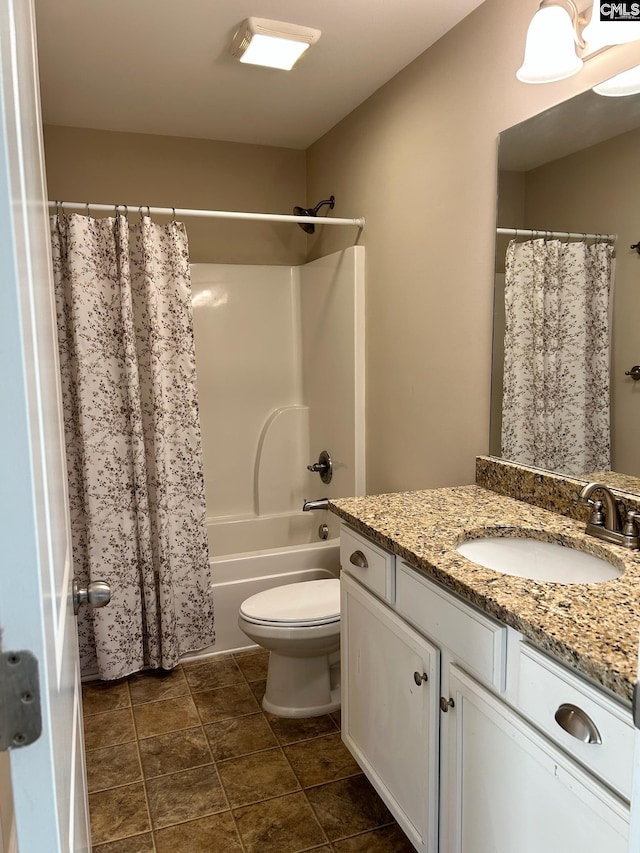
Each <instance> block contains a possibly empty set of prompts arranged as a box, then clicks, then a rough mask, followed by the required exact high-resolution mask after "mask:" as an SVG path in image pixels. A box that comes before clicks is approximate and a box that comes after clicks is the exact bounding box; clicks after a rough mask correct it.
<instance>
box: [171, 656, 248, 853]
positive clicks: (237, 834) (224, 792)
mask: <svg viewBox="0 0 640 853" xmlns="http://www.w3.org/2000/svg"><path fill="white" fill-rule="evenodd" d="M230 659H231V660H233V657H231V658H230ZM227 660H229V658H227ZM234 663H235V661H234ZM236 666H237V664H236ZM238 669H239V667H238ZM240 674H241V675H242V676H243V677H244V674H243V673H242V670H240ZM185 678H186V676H185ZM239 683H242V682H239ZM187 687H188V688H189V693H190V695H191V700H192V702H193V704H194V705H195V707H196V713H197V714H198V719H199V720H200V726H201V728H202V734H203V735H204V739H205V741H206V744H207V747H208V749H209V752H210V753H211V758H212V760H213V763H214V766H215V769H216V774H217V776H218V781H219V782H220V788H221V790H222V795H223V796H224V798H225V801H226V803H227V805H228V806H229V814H230V815H231V820H232V821H233V827H234V829H235V831H236V837H237V839H238V843H239V844H240V849H241V850H242V853H247V848H246V846H245V844H244V842H243V840H242V836H241V835H240V830H239V829H238V822H237V821H236V817H235V815H234V813H233V809H232V808H231V804H230V802H229V797H228V796H227V791H226V789H225V787H224V785H223V783H222V778H221V777H220V771H219V770H218V762H217V760H216V759H215V758H214V757H213V750H212V749H211V745H210V744H209V738H208V737H207V733H206V731H205V729H204V727H205V726H206V725H209V723H205V722H204V721H203V720H202V716H201V714H200V709H199V708H198V705H197V703H196V701H195V699H194V698H193V696H194V691H193V690H192V688H191V685H190V684H189V680H188V679H187ZM245 716H249V715H245ZM230 719H231V718H230ZM212 722H222V720H214V721H212Z"/></svg>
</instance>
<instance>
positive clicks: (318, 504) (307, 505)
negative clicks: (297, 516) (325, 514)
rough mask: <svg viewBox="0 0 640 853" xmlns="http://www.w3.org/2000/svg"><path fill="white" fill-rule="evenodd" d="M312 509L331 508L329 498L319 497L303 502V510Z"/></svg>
mask: <svg viewBox="0 0 640 853" xmlns="http://www.w3.org/2000/svg"><path fill="white" fill-rule="evenodd" d="M312 509H329V498H319V499H318V500H316V501H307V500H305V502H304V503H303V504H302V512H309V511H310V510H312Z"/></svg>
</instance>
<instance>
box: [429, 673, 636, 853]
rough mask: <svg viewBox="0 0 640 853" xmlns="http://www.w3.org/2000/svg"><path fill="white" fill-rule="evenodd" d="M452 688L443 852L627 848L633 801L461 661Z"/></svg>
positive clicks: (602, 852)
mask: <svg viewBox="0 0 640 853" xmlns="http://www.w3.org/2000/svg"><path fill="white" fill-rule="evenodd" d="M449 695H450V697H451V698H452V700H453V702H454V706H455V708H454V709H452V711H451V713H450V714H448V718H447V720H446V724H447V726H448V729H449V730H448V733H447V734H448V747H447V751H446V755H445V756H443V773H442V779H443V784H444V785H445V786H446V787H444V788H443V791H442V797H443V804H446V807H445V808H443V826H442V832H441V838H442V845H441V850H442V851H443V853H444V851H446V853H514V851H517V853H542V851H544V853H568V851H576V853H577V851H580V853H626V851H627V838H628V833H629V809H628V805H626V804H625V803H623V802H622V801H621V800H619V799H618V798H617V797H616V796H615V795H614V794H613V793H611V792H610V791H608V790H607V789H606V788H605V787H604V786H603V785H602V784H600V783H599V782H598V781H597V780H596V779H595V778H594V777H593V776H592V775H591V774H590V773H588V772H586V771H585V770H583V769H582V768H581V767H580V766H579V765H578V764H577V763H576V762H575V761H572V760H571V758H570V757H569V756H568V755H567V754H566V753H564V752H562V751H561V750H560V749H558V748H557V747H556V746H554V744H553V743H552V742H551V741H550V740H549V739H548V738H546V737H544V736H543V735H541V734H540V733H539V732H537V731H536V730H535V729H534V728H533V727H532V726H530V725H529V724H528V723H527V722H525V720H523V719H522V717H521V716H520V715H519V714H517V713H516V712H515V711H514V710H512V709H511V708H510V707H509V706H508V705H507V704H506V703H504V702H502V701H501V700H500V699H498V698H497V697H496V696H495V695H493V694H491V693H490V692H489V691H488V690H486V689H485V688H483V687H481V686H480V685H479V684H477V682H475V681H474V680H473V679H472V678H470V677H469V676H468V675H467V674H466V673H465V672H463V671H462V670H461V669H459V668H458V667H456V666H452V667H451V669H450V673H449ZM445 780H446V781H445Z"/></svg>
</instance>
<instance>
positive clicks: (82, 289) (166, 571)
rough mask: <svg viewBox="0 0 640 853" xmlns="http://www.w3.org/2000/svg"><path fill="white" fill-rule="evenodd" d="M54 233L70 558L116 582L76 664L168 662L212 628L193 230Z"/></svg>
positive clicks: (90, 225) (106, 222) (122, 220)
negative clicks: (195, 326)
mask: <svg viewBox="0 0 640 853" xmlns="http://www.w3.org/2000/svg"><path fill="white" fill-rule="evenodd" d="M51 239H52V250H53V268H54V279H55V285H56V303H57V320H58V338H59V349H60V367H61V374H62V394H63V401H64V419H65V424H64V425H65V436H66V445H67V469H68V480H69V497H70V506H71V527H72V541H73V559H74V568H75V573H76V575H78V576H79V578H80V580H81V582H82V585H83V586H86V584H87V582H88V581H89V580H91V579H97V578H103V579H105V580H106V581H108V582H109V584H110V585H111V603H110V604H109V605H108V606H107V607H104V608H102V609H99V610H90V609H89V608H87V607H84V608H82V609H81V611H80V615H79V617H78V618H79V639H80V652H81V665H82V668H83V671H87V670H94V671H95V669H96V668H97V671H98V673H99V675H100V677H101V678H104V679H114V678H121V677H123V676H125V675H128V674H130V673H132V672H135V671H137V670H139V669H142V668H143V667H145V666H148V667H152V668H160V667H162V668H165V669H169V668H171V667H173V666H175V664H176V663H177V662H178V660H179V658H180V656H181V655H182V654H184V653H185V652H188V651H193V650H195V649H198V648H202V647H204V646H207V645H210V644H211V643H212V642H213V639H214V632H213V608H212V604H211V600H210V593H209V581H210V573H209V556H208V547H207V533H206V527H205V503H204V477H203V470H202V454H201V436H200V426H199V420H198V400H197V390H196V374H195V351H194V342H193V322H192V314H191V285H190V277H189V255H188V246H187V236H186V231H185V228H184V225H183V224H182V223H177V222H170V223H169V224H168V225H156V224H154V223H152V222H151V219H150V218H149V217H142V218H141V219H140V221H139V222H137V223H136V224H134V225H129V222H128V221H127V219H126V217H124V216H116V217H115V218H108V219H93V218H90V217H87V216H80V215H76V214H74V215H64V214H59V215H57V216H54V217H52V219H51Z"/></svg>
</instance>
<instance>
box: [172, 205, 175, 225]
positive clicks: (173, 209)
mask: <svg viewBox="0 0 640 853" xmlns="http://www.w3.org/2000/svg"><path fill="white" fill-rule="evenodd" d="M171 210H172V211H173V221H174V222H175V221H176V209H175V207H172V208H171Z"/></svg>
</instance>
